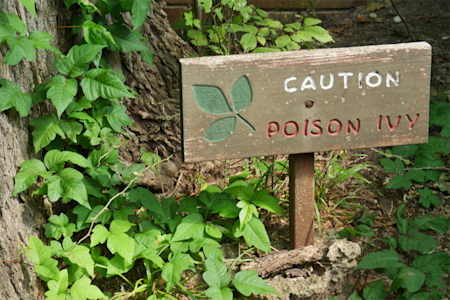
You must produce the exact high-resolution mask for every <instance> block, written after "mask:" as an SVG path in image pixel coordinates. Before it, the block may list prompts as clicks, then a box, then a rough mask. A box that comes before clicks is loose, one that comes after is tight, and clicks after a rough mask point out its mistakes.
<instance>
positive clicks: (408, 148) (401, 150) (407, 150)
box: [391, 145, 419, 158]
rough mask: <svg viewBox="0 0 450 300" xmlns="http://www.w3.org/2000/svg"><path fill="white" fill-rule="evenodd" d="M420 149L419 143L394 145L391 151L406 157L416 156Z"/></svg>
mask: <svg viewBox="0 0 450 300" xmlns="http://www.w3.org/2000/svg"><path fill="white" fill-rule="evenodd" d="M418 149H419V147H418V146H417V145H403V146H394V147H392V149H391V153H392V154H394V155H398V156H401V157H403V158H406V157H408V156H411V157H412V156H414V155H415V154H416V152H417V150H418Z"/></svg>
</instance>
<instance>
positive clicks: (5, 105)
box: [0, 79, 32, 118]
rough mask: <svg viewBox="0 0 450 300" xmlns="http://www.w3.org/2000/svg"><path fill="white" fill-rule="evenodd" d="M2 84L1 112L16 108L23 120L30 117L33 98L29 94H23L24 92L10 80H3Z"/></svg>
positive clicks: (0, 92) (0, 89) (0, 93)
mask: <svg viewBox="0 0 450 300" xmlns="http://www.w3.org/2000/svg"><path fill="white" fill-rule="evenodd" d="M0 83H1V85H2V87H1V88H0V112H1V111H4V110H7V109H9V108H11V107H12V106H14V107H15V108H16V110H17V111H18V112H19V114H20V116H21V117H22V118H23V117H26V116H28V114H29V113H30V110H31V102H32V97H31V96H30V95H29V94H22V90H21V89H20V88H19V87H18V86H17V85H15V84H14V83H11V82H10V81H9V80H8V79H2V80H0Z"/></svg>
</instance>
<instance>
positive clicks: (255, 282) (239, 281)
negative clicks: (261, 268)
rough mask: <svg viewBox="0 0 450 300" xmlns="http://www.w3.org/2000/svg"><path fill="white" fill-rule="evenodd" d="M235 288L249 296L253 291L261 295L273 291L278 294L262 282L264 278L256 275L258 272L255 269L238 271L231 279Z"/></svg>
mask: <svg viewBox="0 0 450 300" xmlns="http://www.w3.org/2000/svg"><path fill="white" fill-rule="evenodd" d="M232 283H233V285H234V286H235V287H236V289H237V290H238V291H239V292H240V293H241V294H243V295H244V296H247V297H248V296H250V294H252V293H254V294H257V295H262V294H265V293H273V294H277V295H280V293H278V292H277V290H275V289H274V288H273V287H271V286H270V285H268V284H267V283H265V282H264V280H263V279H262V278H261V277H259V276H258V272H256V271H255V270H245V271H240V272H238V273H237V274H236V275H235V276H234V278H233V281H232Z"/></svg>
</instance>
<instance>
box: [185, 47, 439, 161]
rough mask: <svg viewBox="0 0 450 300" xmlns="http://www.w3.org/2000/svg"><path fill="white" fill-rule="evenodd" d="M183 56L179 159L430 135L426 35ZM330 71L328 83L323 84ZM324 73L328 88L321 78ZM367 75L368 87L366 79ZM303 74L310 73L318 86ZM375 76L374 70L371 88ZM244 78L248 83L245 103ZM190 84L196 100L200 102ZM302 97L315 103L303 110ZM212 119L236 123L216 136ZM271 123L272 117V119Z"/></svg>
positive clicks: (396, 141) (419, 139)
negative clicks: (330, 45) (364, 43)
mask: <svg viewBox="0 0 450 300" xmlns="http://www.w3.org/2000/svg"><path fill="white" fill-rule="evenodd" d="M180 61H181V65H182V91H181V92H182V106H183V108H182V120H183V146H184V159H185V161H186V162H195V161H202V160H217V159H219V160H220V159H231V158H242V157H252V156H268V155H275V154H292V153H309V152H311V153H312V152H316V151H325V150H335V149H350V148H362V147H376V146H391V145H403V144H416V143H426V142H427V140H428V109H429V85H430V70H431V46H430V45H429V44H428V43H426V42H418V43H406V44H396V45H381V46H365V47H352V48H337V49H319V50H300V51H289V52H279V53H261V54H248V55H232V56H215V57H203V58H188V59H181V60H180ZM346 72H352V73H353V76H349V75H345V73H346ZM360 72H362V74H363V76H362V82H361V83H360V82H359V74H360ZM397 72H399V73H398V74H399V76H398V77H397ZM330 73H332V74H333V75H334V85H333V87H331V88H329V89H326V87H327V85H328V84H329V82H330V77H331V75H330ZM322 74H323V75H324V80H323V83H322V84H323V86H324V87H325V88H322V87H321V84H320V78H321V75H322ZM368 74H371V75H370V78H369V79H370V80H369V85H371V86H372V87H370V86H369V85H368V84H367V82H366V76H367V75H368ZM377 74H378V75H377ZM388 74H390V75H389V78H390V80H387V78H388ZM243 76H244V77H243ZM308 76H310V78H312V79H313V80H314V82H315V86H316V89H315V90H314V89H312V88H311V84H312V82H311V80H310V81H308V80H307V79H306V78H307V77H308ZM346 76H347V78H348V85H347V87H345V84H344V81H345V80H344V79H345V77H346ZM377 76H380V77H381V83H380V84H379V85H378V86H377V81H378V77H377ZM295 78H296V79H295ZM397 79H398V84H397ZM286 80H288V81H286ZM387 82H389V87H388V86H387ZM235 84H236V85H235ZM246 84H249V85H250V86H251V102H248V97H249V93H248V91H246V88H245V86H246ZM233 85H235V88H232V87H233ZM285 85H286V87H285ZM302 85H303V86H304V89H303V90H302V88H301V87H302ZM205 86H206V88H205ZM295 88H296V89H297V90H295ZM294 90H295V91H294ZM194 91H196V94H197V98H202V99H197V102H198V103H197V102H196V100H195V97H194ZM221 94H222V95H221ZM232 95H234V97H235V99H236V101H235V102H236V103H234V104H233V101H232ZM208 99H209V100H208ZM211 99H215V100H214V101H212V100H211ZM224 99H226V100H224ZM201 100H202V101H203V104H202V102H201ZM224 101H226V102H224ZM308 101H311V102H313V103H312V107H310V108H308V107H307V106H308V103H307V102H308ZM311 102H309V104H311ZM199 105H200V106H202V107H203V108H200V106H199ZM233 105H234V106H233ZM210 112H213V113H210ZM214 113H215V114H214ZM238 115H239V116H238ZM380 116H381V117H380ZM417 116H418V118H417V120H416V121H415V122H414V120H415V119H416V117H417ZM387 117H388V119H387ZM219 120H220V121H219ZM358 120H359V124H360V128H359V130H358ZM319 121H320V122H319ZM397 121H399V123H398V124H397V126H396V125H395V124H396V123H397ZM214 122H217V123H215V125H214V126H213V127H214V128H215V129H218V128H219V129H221V130H223V129H224V128H226V127H227V126H231V127H232V125H233V123H235V127H234V130H233V132H232V134H230V135H229V136H228V137H226V138H224V139H223V140H220V141H219V139H220V138H223V137H224V135H225V136H226V135H227V134H226V132H225V133H223V132H220V131H221V130H219V132H213V130H211V129H209V128H210V127H211V125H212V124H213V123H214ZM270 123H273V124H274V125H272V126H270V127H269V126H268V125H269V124H270ZM339 123H341V125H342V128H341V129H340V131H339V127H340V126H339ZM276 125H278V132H277V133H275V131H276V130H275V129H276ZM295 125H297V126H298V132H297V133H295V131H294V129H295ZM305 125H306V129H305ZM268 127H269V128H270V129H269V130H268ZM319 127H320V128H321V131H322V133H321V134H319V133H320V132H319V131H320V130H319ZM252 128H253V129H254V131H253V129H252ZM208 129H209V130H208ZM283 129H285V130H284V131H283ZM355 132H357V134H355Z"/></svg>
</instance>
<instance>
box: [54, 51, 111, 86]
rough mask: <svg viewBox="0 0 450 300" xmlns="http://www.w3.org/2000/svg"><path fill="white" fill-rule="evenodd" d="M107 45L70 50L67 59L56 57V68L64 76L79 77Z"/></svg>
mask: <svg viewBox="0 0 450 300" xmlns="http://www.w3.org/2000/svg"><path fill="white" fill-rule="evenodd" d="M105 47H106V45H89V44H85V45H81V46H77V45H75V46H73V47H72V48H70V50H69V53H67V57H59V56H56V57H55V67H56V69H57V70H58V71H59V72H60V73H61V74H63V75H66V76H69V77H72V78H74V77H78V76H80V75H82V74H83V73H84V72H86V71H87V70H88V69H89V64H88V63H89V62H91V61H92V60H93V59H94V58H95V56H96V55H97V54H98V53H99V51H101V50H102V49H103V48H105Z"/></svg>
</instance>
